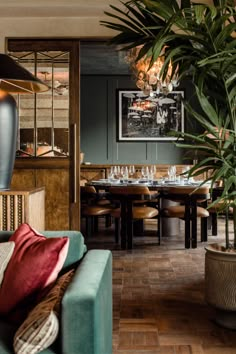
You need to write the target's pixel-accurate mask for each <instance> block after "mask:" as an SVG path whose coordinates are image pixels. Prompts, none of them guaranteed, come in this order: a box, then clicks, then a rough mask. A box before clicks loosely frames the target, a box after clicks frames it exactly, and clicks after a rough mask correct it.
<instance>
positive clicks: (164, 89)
mask: <svg viewBox="0 0 236 354" xmlns="http://www.w3.org/2000/svg"><path fill="white" fill-rule="evenodd" d="M140 49H141V47H135V48H132V49H131V50H129V52H128V54H127V56H126V61H127V62H128V63H129V64H130V69H131V71H132V73H133V74H134V79H135V81H136V86H137V87H138V88H139V89H140V90H142V91H143V93H144V94H148V95H149V94H150V93H151V92H156V93H157V94H159V93H164V94H168V93H169V92H171V91H173V89H174V88H175V87H177V86H178V85H179V82H178V75H177V72H175V73H172V71H173V67H172V64H171V63H170V64H169V66H168V70H167V74H166V76H165V79H163V78H162V77H163V75H161V70H162V67H163V64H164V61H165V59H164V55H160V56H159V57H158V58H157V60H156V61H155V62H154V63H153V64H152V66H151V67H150V62H151V58H150V57H148V58H147V57H143V58H141V59H140V60H138V61H137V56H138V54H139V51H140Z"/></svg>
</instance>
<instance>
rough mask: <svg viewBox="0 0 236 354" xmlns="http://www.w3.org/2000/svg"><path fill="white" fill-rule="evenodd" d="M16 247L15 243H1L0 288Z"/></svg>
mask: <svg viewBox="0 0 236 354" xmlns="http://www.w3.org/2000/svg"><path fill="white" fill-rule="evenodd" d="M14 247H15V242H13V241H10V242H1V243H0V286H1V284H2V280H3V277H4V272H5V270H6V268H7V265H8V263H9V261H10V259H11V256H12V253H13V251H14Z"/></svg>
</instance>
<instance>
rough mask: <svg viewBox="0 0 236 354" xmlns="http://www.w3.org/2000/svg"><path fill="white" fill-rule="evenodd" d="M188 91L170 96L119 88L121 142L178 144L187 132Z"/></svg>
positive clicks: (170, 94)
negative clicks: (179, 135) (181, 134)
mask: <svg viewBox="0 0 236 354" xmlns="http://www.w3.org/2000/svg"><path fill="white" fill-rule="evenodd" d="M183 99H184V91H183V90H179V91H178V90H175V91H172V92H170V93H168V94H163V93H159V94H158V93H156V92H152V93H151V94H150V95H148V94H145V93H143V92H142V91H140V90H130V89H117V108H118V110H117V141H120V142H122V141H124V142H128V141H136V142H137V141H146V142H152V141H174V140H177V137H174V136H169V135H168V133H169V132H170V131H172V130H175V131H179V132H184V125H185V121H184V105H183Z"/></svg>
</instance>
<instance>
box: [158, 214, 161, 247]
mask: <svg viewBox="0 0 236 354" xmlns="http://www.w3.org/2000/svg"><path fill="white" fill-rule="evenodd" d="M157 241H158V245H160V244H161V215H160V213H159V214H158V215H157Z"/></svg>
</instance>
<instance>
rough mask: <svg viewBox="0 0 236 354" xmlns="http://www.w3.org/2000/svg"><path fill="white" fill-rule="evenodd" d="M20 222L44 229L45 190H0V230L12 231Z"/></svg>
mask: <svg viewBox="0 0 236 354" xmlns="http://www.w3.org/2000/svg"><path fill="white" fill-rule="evenodd" d="M22 223H28V224H29V225H30V226H32V227H33V228H35V229H36V230H45V190H44V188H32V189H30V188H28V189H24V190H16V189H12V190H8V191H0V230H1V231H14V230H16V229H17V228H18V226H19V225H20V224H22Z"/></svg>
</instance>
